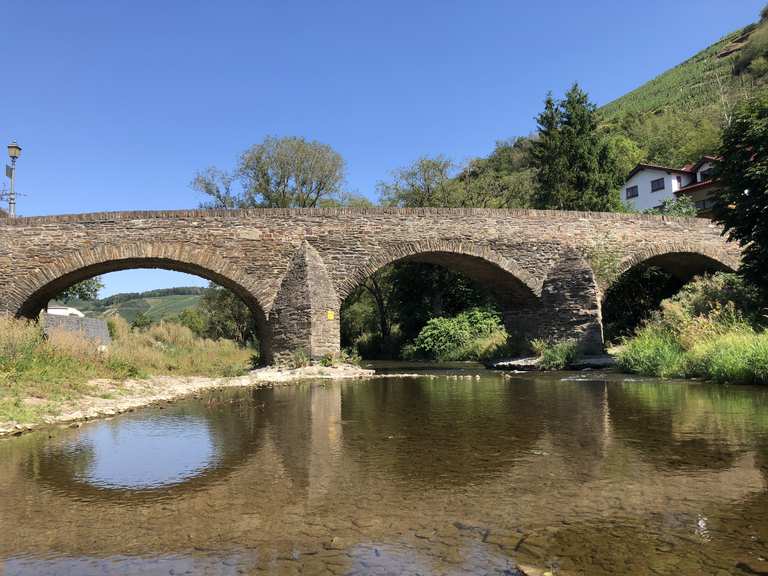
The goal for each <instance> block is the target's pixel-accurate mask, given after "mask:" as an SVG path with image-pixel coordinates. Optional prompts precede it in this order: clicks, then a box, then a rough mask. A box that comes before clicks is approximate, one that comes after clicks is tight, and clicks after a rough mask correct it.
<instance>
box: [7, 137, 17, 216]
mask: <svg viewBox="0 0 768 576" xmlns="http://www.w3.org/2000/svg"><path fill="white" fill-rule="evenodd" d="M19 156H21V146H19V145H18V144H17V143H16V140H14V141H13V142H11V143H10V144H8V157H9V158H10V159H11V165H10V166H6V167H5V171H6V174H7V175H8V177H10V179H11V192H10V193H9V194H8V216H10V217H11V218H13V217H15V216H16V160H18V158H19Z"/></svg>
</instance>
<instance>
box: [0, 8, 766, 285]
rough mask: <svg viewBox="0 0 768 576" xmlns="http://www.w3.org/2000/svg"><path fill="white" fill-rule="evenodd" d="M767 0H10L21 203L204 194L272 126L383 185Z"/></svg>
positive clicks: (362, 180) (700, 37)
mask: <svg viewBox="0 0 768 576" xmlns="http://www.w3.org/2000/svg"><path fill="white" fill-rule="evenodd" d="M765 1H766V0H731V1H729V2H723V1H722V0H696V1H694V0H675V1H674V2H670V1H669V0H647V1H645V2H631V3H630V2H616V1H615V0H596V1H583V2H573V1H572V0H557V1H540V2H528V1H525V2H522V1H519V2H514V1H511V0H506V1H501V0H499V1H491V0H474V1H471V0H466V1H447V0H446V1H416V0H410V1H407V2H401V1H391V0H388V1H386V2H360V1H356V2H355V1H348V2H336V1H323V2H309V1H305V2H298V1H277V0H275V1H273V2H257V1H252V0H239V1H234V0H233V1H225V0H222V1H219V2H202V1H195V0H163V1H162V2H158V1H151V2H150V1H144V0H131V1H128V0H123V1H118V0H116V1H110V2H105V1H103V0H92V1H85V0H68V1H66V2H61V1H57V0H30V1H13V0H6V1H3V2H0V14H2V18H0V22H2V24H1V25H0V31H1V32H0V37H2V45H3V54H4V58H3V66H2V82H1V83H0V86H2V89H1V90H0V140H2V141H3V142H2V143H3V144H4V143H5V141H10V140H11V139H12V138H15V139H17V140H18V141H19V143H20V144H21V146H22V147H23V153H22V157H21V159H20V160H19V166H18V180H17V183H18V190H19V192H22V193H24V194H26V196H24V197H22V198H20V202H19V213H21V214H24V215H33V214H56V213H72V212H87V211H101V210H131V209H173V208H187V207H194V206H197V205H198V204H199V202H200V201H201V200H202V198H200V197H199V196H197V195H196V194H195V193H194V192H193V191H192V190H190V188H189V181H190V180H191V178H192V176H193V174H194V172H195V171H196V170H198V169H201V168H204V167H206V166H208V165H212V164H213V165H217V166H219V167H222V168H229V167H231V166H233V164H234V162H235V159H236V158H237V156H238V154H239V153H240V152H242V151H243V150H244V149H246V148H247V147H248V146H249V145H251V144H253V143H256V142H258V141H260V140H261V139H262V138H263V137H264V136H266V135H269V134H272V135H277V136H286V135H299V136H304V137H306V138H310V139H316V140H319V141H321V142H324V143H327V144H330V145H331V146H332V147H333V148H335V149H336V150H337V151H339V152H340V153H341V155H342V156H343V157H344V158H345V160H346V162H347V187H348V188H349V189H350V190H351V191H353V192H356V193H359V194H364V195H366V196H369V197H371V198H375V190H374V189H375V184H376V182H377V181H378V180H381V179H384V178H386V177H387V175H388V173H389V171H390V170H392V169H393V168H396V167H399V166H403V165H405V164H408V163H409V162H411V161H413V160H414V159H416V158H418V157H419V156H421V155H425V154H426V155H434V154H445V155H447V156H449V157H452V158H454V159H455V160H459V161H461V160H466V159H468V158H470V157H474V156H481V155H485V154H487V153H488V152H490V151H491V150H492V149H493V145H494V142H495V141H497V140H500V139H505V138H509V137H511V136H517V135H525V134H528V133H530V132H532V131H533V130H534V127H535V122H534V116H535V115H536V114H537V113H538V112H539V110H540V109H541V107H542V100H543V98H544V95H545V94H546V92H547V91H548V90H552V91H553V92H555V93H556V94H561V93H562V92H563V91H564V90H566V89H567V87H568V86H569V85H570V84H571V83H572V82H573V81H575V80H577V81H579V83H581V85H582V86H583V87H584V88H585V89H586V90H587V91H588V92H589V93H590V96H591V98H592V100H593V101H595V102H596V103H598V104H604V103H607V102H609V101H611V100H613V99H614V98H617V97H618V96H621V95H622V94H624V93H626V92H627V91H629V90H631V89H633V88H635V87H637V86H639V85H640V84H642V83H643V82H645V81H647V80H649V79H651V78H653V77H654V76H655V75H657V74H659V73H661V72H663V71H664V70H666V69H667V68H669V67H671V66H674V65H676V64H678V63H679V62H681V61H682V60H684V59H685V58H687V57H689V56H691V55H693V54H694V53H696V52H697V51H699V50H701V49H702V48H704V47H706V46H707V45H709V44H711V43H712V42H714V41H715V40H717V39H718V38H720V37H722V36H723V35H725V34H727V33H728V32H731V31H733V30H734V29H736V28H738V27H741V26H744V25H746V24H748V23H749V22H752V21H755V20H757V18H758V13H759V11H760V8H761V7H762V6H763V5H764V4H765ZM118 277H119V278H125V279H126V280H118ZM153 278H155V279H157V280H156V281H155V280H152V279H153ZM174 279H176V280H177V279H178V278H177V277H176V276H174V275H172V274H165V275H162V274H161V275H157V274H152V275H149V273H147V272H133V273H120V274H116V275H111V276H110V278H109V279H108V287H107V289H106V290H105V294H106V293H112V292H115V291H123V290H142V289H148V288H154V287H160V286H166V285H173V284H177V283H178V282H177V281H176V280H174ZM185 283H186V282H185Z"/></svg>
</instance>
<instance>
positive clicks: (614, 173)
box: [533, 84, 623, 211]
mask: <svg viewBox="0 0 768 576" xmlns="http://www.w3.org/2000/svg"><path fill="white" fill-rule="evenodd" d="M537 122H538V126H539V128H538V139H537V140H536V142H535V143H534V147H533V156H534V160H535V164H536V167H537V168H538V184H539V190H538V193H537V197H536V204H537V206H538V207H539V208H550V209H556V210H587V211H612V210H617V209H619V208H620V207H621V201H620V199H619V191H618V187H619V185H620V183H621V178H622V176H623V174H619V173H618V170H617V166H618V165H619V164H618V163H617V162H616V161H615V159H614V158H613V157H612V154H611V148H610V146H609V145H608V143H607V142H606V141H605V140H604V139H603V138H602V137H601V134H600V132H599V129H598V123H597V108H596V106H595V105H594V104H593V103H591V102H590V101H589V97H588V96H587V94H586V93H585V92H584V91H583V90H582V89H581V88H580V87H579V85H578V84H574V85H573V86H572V87H571V89H570V90H569V91H568V93H567V94H566V96H565V99H564V100H560V101H557V100H555V99H554V98H553V97H552V95H551V94H549V95H547V99H546V100H545V103H544V111H543V112H542V113H541V114H539V116H538V118H537Z"/></svg>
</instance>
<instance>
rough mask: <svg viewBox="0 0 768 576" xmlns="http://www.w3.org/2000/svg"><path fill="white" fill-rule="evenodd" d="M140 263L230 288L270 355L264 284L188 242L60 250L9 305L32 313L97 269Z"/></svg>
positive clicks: (17, 312)
mask: <svg viewBox="0 0 768 576" xmlns="http://www.w3.org/2000/svg"><path fill="white" fill-rule="evenodd" d="M139 268H161V269H166V270H174V271H177V272H186V273H189V274H194V275H196V276H201V277H203V278H206V279H208V280H211V281H213V282H216V283H217V284H219V285H220V286H223V287H225V288H227V289H229V290H231V291H232V292H233V293H235V294H236V295H237V296H238V297H240V298H241V299H242V300H243V302H245V304H246V305H247V306H248V307H249V308H250V309H251V311H252V312H253V315H254V318H255V319H256V323H257V325H258V326H257V328H258V330H259V335H260V339H261V340H262V342H261V346H262V354H263V355H265V358H267V359H268V358H269V357H270V356H271V351H270V346H269V340H270V338H269V331H268V329H267V322H266V315H267V313H268V310H269V308H268V306H267V302H268V301H269V300H268V294H269V293H268V287H266V286H262V285H259V284H258V283H256V282H255V281H254V280H253V279H252V278H250V277H248V276H247V275H245V274H243V273H242V272H241V271H240V270H239V269H238V268H236V267H234V266H233V265H231V264H230V263H228V262H227V261H226V260H224V259H223V258H221V257H219V256H218V255H216V254H215V253H214V252H212V251H210V250H200V249H198V248H195V247H192V246H190V245H188V244H182V243H169V242H157V243H149V242H140V243H129V244H100V245H96V246H91V247H89V248H87V249H82V250H78V251H71V252H65V253H63V254H61V256H60V257H58V258H54V259H52V260H51V261H50V262H46V263H45V266H41V267H40V268H38V269H37V270H35V272H34V273H32V274H29V275H27V276H25V277H22V278H19V279H18V280H17V282H16V286H15V290H14V294H13V295H12V299H11V302H9V304H10V306H9V308H10V310H11V312H13V313H15V315H16V316H22V317H27V318H34V317H36V316H37V315H38V314H39V312H40V311H41V310H42V309H43V308H44V306H45V305H46V304H47V302H48V301H49V300H50V299H51V298H53V297H54V296H55V295H56V294H58V293H60V292H61V291H62V290H64V289H66V288H68V287H69V286H71V285H73V284H75V283H77V282H80V281H82V280H85V279H87V278H92V277H93V276H98V275H100V274H106V273H109V272H117V271H120V270H130V269H139Z"/></svg>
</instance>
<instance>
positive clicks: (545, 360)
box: [531, 340, 579, 370]
mask: <svg viewBox="0 0 768 576" xmlns="http://www.w3.org/2000/svg"><path fill="white" fill-rule="evenodd" d="M531 348H533V351H534V352H535V353H536V355H537V356H538V357H539V367H540V368H543V369H544V370H562V369H564V368H566V367H568V366H570V365H571V364H573V363H574V362H575V361H576V360H578V358H579V345H578V343H577V342H576V341H575V340H567V341H565V342H557V343H554V344H553V343H550V342H545V341H544V340H534V341H533V342H531Z"/></svg>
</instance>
